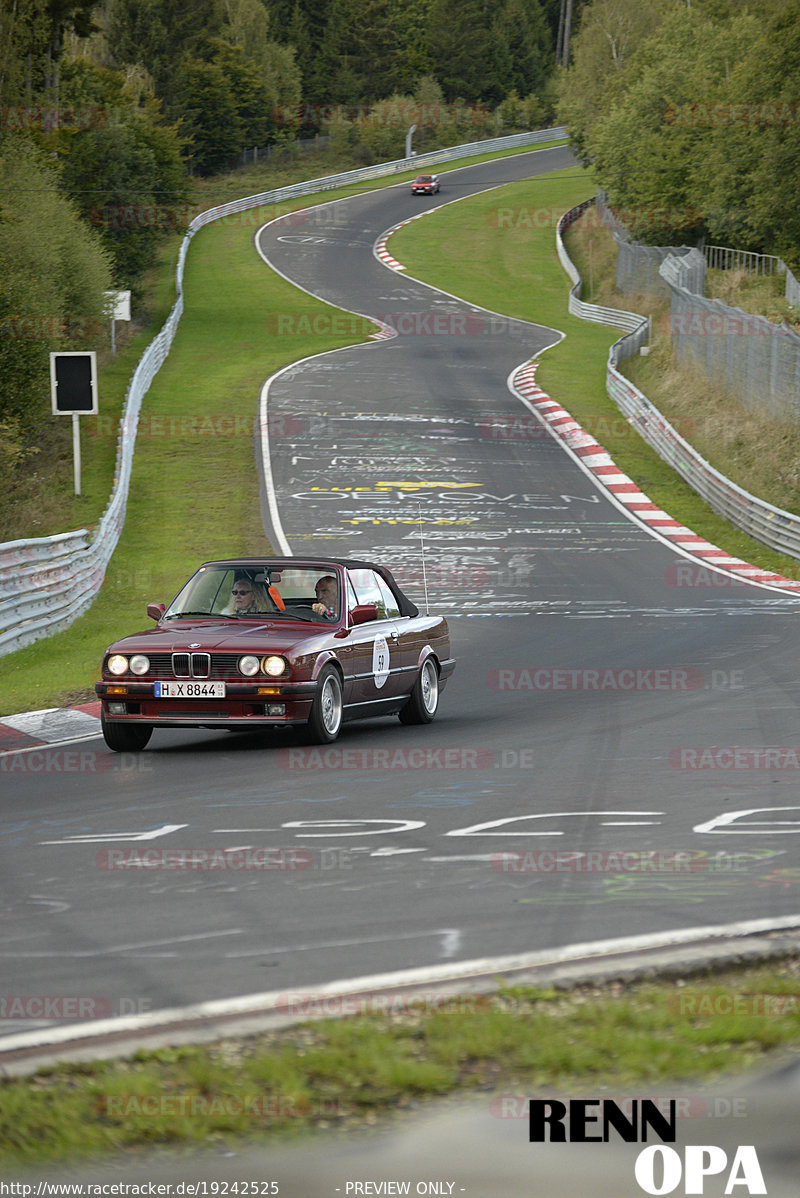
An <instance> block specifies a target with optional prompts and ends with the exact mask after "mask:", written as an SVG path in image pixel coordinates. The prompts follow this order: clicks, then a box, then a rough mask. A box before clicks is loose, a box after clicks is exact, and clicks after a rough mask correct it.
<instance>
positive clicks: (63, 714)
mask: <svg viewBox="0 0 800 1198" xmlns="http://www.w3.org/2000/svg"><path fill="white" fill-rule="evenodd" d="M99 735H100V701H99V699H98V700H96V701H95V702H93V703H79V704H77V705H76V706H74V707H46V708H44V709H43V710H42V711H24V712H22V713H21V714H20V715H4V716H0V757H2V755H3V754H4V753H17V752H19V750H20V749H37V748H41V747H42V746H46V745H57V744H63V743H64V741H70V740H83V739H84V738H85V737H88V736H99Z"/></svg>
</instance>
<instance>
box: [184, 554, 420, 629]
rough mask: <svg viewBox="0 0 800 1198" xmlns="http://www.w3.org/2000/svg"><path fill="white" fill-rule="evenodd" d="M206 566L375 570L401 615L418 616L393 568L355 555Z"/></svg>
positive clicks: (238, 560)
mask: <svg viewBox="0 0 800 1198" xmlns="http://www.w3.org/2000/svg"><path fill="white" fill-rule="evenodd" d="M203 564H204V565H206V566H230V567H231V568H232V569H238V570H249V569H253V568H254V567H258V566H273V567H278V566H279V565H281V564H282V565H285V566H319V567H320V568H323V567H325V566H327V565H330V566H343V567H344V569H345V570H374V571H375V573H376V574H380V576H381V578H382V579H383V581H384V582H385V583H386V585H387V586H388V588H389V590H390V591H391V592H392V594H393V595H394V597H395V599H396V600H397V605H398V607H399V608H400V615H401V616H418V615H419V608H418V607H417V605H416V603H412V602H411V600H410V599H409V597H408V595H404V594H403V592H402V591H401V590H400V587H399V586H398V585H397V582H396V581H395V578H394V575H393V574H392V572H391V570H389V569H387V567H386V566H379V565H378V563H377V562H365V561H362V560H361V559H360V558H353V557H314V556H309V557H306V556H304V555H303V556H300V555H298V556H297V557H249V558H248V557H237V558H220V559H218V560H217V561H209V562H204V563H203Z"/></svg>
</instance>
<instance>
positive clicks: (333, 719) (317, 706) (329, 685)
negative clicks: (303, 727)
mask: <svg viewBox="0 0 800 1198" xmlns="http://www.w3.org/2000/svg"><path fill="white" fill-rule="evenodd" d="M342 706H343V705H342V681H341V679H340V677H339V672H338V670H337V669H336V667H335V666H324V667H323V669H322V672H321V673H320V676H319V681H318V685H317V693H316V694H315V695H314V702H313V703H312V704H311V715H310V716H309V717H308V734H309V738H310V739H311V740H312V741H313V743H314V744H318V745H329V744H330V743H331V741H334V740H336V737H337V736H338V735H339V729H340V728H341V726H342Z"/></svg>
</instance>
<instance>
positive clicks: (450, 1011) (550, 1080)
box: [0, 960, 800, 1169]
mask: <svg viewBox="0 0 800 1198" xmlns="http://www.w3.org/2000/svg"><path fill="white" fill-rule="evenodd" d="M799 983H800V960H787V961H784V962H782V963H781V964H779V965H775V966H772V967H770V968H759V969H750V970H746V971H734V972H728V973H722V974H720V975H718V976H715V977H710V976H709V977H705V978H702V979H693V980H692V981H691V983H687V982H686V981H683V980H681V981H678V982H677V984H676V983H674V982H670V983H668V984H655V983H652V982H650V983H647V984H636V985H627V986H626V985H623V984H622V983H616V984H614V985H609V986H605V987H603V988H598V987H594V986H592V987H589V986H583V987H578V988H577V989H573V990H569V991H563V990H559V991H555V990H539V989H534V988H530V987H513V988H503V989H501V990H499V991H498V992H497V993H496V994H494V995H492V996H475V995H469V994H466V995H462V996H452V997H449V998H447V999H445V1000H443V1001H442V1002H441V1003H438V1004H436V1003H432V1002H431V1000H430V999H429V1000H428V1003H427V1005H426V1004H425V1003H424V1002H423V1003H421V1004H420V1005H419V1006H417V1007H415V1006H413V1005H411V1004H410V1003H408V1002H403V1003H400V1004H399V1005H398V1004H397V1003H396V1004H395V1005H394V1007H393V1005H392V999H391V998H388V999H387V998H384V1006H386V1005H388V1007H389V1013H388V1014H380V1015H369V1014H367V1015H363V1014H359V1015H356V1016H353V1017H349V1018H344V1019H339V1020H332V1019H325V1020H320V1021H314V1022H310V1023H305V1024H301V1025H299V1026H297V1027H294V1028H291V1029H288V1030H285V1031H281V1032H273V1033H269V1034H264V1035H260V1036H256V1037H251V1038H247V1039H242V1040H224V1041H220V1042H219V1043H217V1044H215V1045H213V1046H212V1047H202V1048H199V1047H198V1048H194V1047H192V1048H175V1049H165V1050H162V1051H157V1052H140V1053H138V1054H137V1055H136V1056H135V1057H134V1058H132V1059H130V1060H126V1061H118V1062H111V1061H100V1062H92V1063H88V1064H82V1065H61V1066H56V1067H54V1068H50V1069H47V1070H42V1071H41V1072H39V1073H37V1074H35V1075H34V1076H32V1077H29V1078H24V1079H19V1080H6V1081H4V1082H0V1145H1V1146H2V1147H0V1165H2V1166H3V1168H5V1169H9V1168H12V1167H20V1166H25V1165H28V1166H31V1165H39V1166H41V1165H43V1164H46V1163H47V1162H65V1161H68V1160H75V1159H77V1158H81V1157H82V1158H89V1157H98V1156H104V1155H108V1154H112V1153H113V1154H119V1153H125V1154H126V1155H127V1156H128V1157H130V1154H131V1153H133V1152H136V1151H141V1150H145V1149H147V1150H154V1149H159V1148H166V1147H170V1148H187V1147H193V1146H194V1147H199V1146H206V1147H211V1146H220V1147H229V1146H231V1145H234V1144H237V1145H239V1146H241V1145H242V1142H243V1141H245V1142H250V1143H251V1144H252V1143H261V1144H264V1143H265V1142H274V1139H275V1138H276V1137H279V1136H280V1137H283V1136H287V1135H297V1134H301V1133H304V1132H309V1131H312V1130H315V1129H319V1128H330V1127H334V1128H342V1129H345V1130H348V1131H351V1130H355V1129H358V1128H360V1127H365V1126H369V1125H370V1124H374V1123H375V1122H376V1121H377V1119H378V1118H379V1117H380V1118H388V1117H390V1116H392V1115H399V1114H402V1113H408V1112H413V1111H414V1110H416V1109H418V1108H419V1107H420V1106H421V1105H422V1104H424V1103H425V1102H426V1101H429V1100H431V1099H433V1098H436V1097H439V1096H442V1095H445V1094H448V1095H458V1096H460V1097H467V1096H470V1095H471V1096H474V1095H475V1094H476V1093H480V1094H483V1096H484V1098H485V1101H486V1103H487V1106H489V1105H491V1104H494V1105H493V1106H492V1109H493V1110H494V1109H496V1106H497V1104H498V1103H499V1102H502V1099H503V1096H504V1095H506V1096H508V1095H514V1094H519V1093H520V1092H523V1093H524V1092H526V1091H528V1092H531V1093H535V1092H536V1091H537V1090H539V1091H541V1089H542V1088H543V1087H547V1088H548V1089H549V1090H550V1091H551V1092H552V1090H553V1089H556V1090H559V1091H561V1092H572V1093H576V1092H577V1093H581V1092H587V1091H590V1090H591V1091H601V1090H602V1089H603V1088H604V1087H608V1088H611V1089H612V1092H613V1093H615V1094H619V1093H620V1092H621V1091H622V1090H624V1088H626V1087H628V1088H630V1090H631V1092H635V1089H636V1088H637V1087H642V1086H645V1085H646V1086H647V1087H649V1088H651V1089H652V1087H654V1086H658V1085H662V1086H665V1087H667V1086H671V1087H673V1088H674V1086H675V1085H676V1083H690V1082H693V1083H704V1084H707V1085H708V1084H713V1083H715V1082H717V1081H719V1080H720V1079H721V1078H723V1077H725V1076H727V1077H729V1078H730V1077H731V1076H732V1075H734V1074H736V1073H740V1072H741V1071H743V1070H751V1069H753V1068H754V1067H758V1066H761V1067H762V1068H765V1067H766V1066H767V1064H768V1062H769V1063H771V1064H774V1065H777V1064H778V1051H779V1050H780V1060H785V1059H786V1057H787V1055H788V1054H789V1053H790V1052H791V1053H792V1054H796V1053H798V1052H800V985H799ZM367 1002H368V1000H367ZM378 1009H379V1010H380V1006H379V1005H378ZM393 1010H394V1013H392V1011H393ZM770 1054H772V1055H770Z"/></svg>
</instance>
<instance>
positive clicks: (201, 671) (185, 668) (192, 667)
mask: <svg viewBox="0 0 800 1198" xmlns="http://www.w3.org/2000/svg"><path fill="white" fill-rule="evenodd" d="M210 671H211V654H210V653H173V654H172V672H173V674H174V675H175V677H176V678H208V676H209V673H210Z"/></svg>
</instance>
